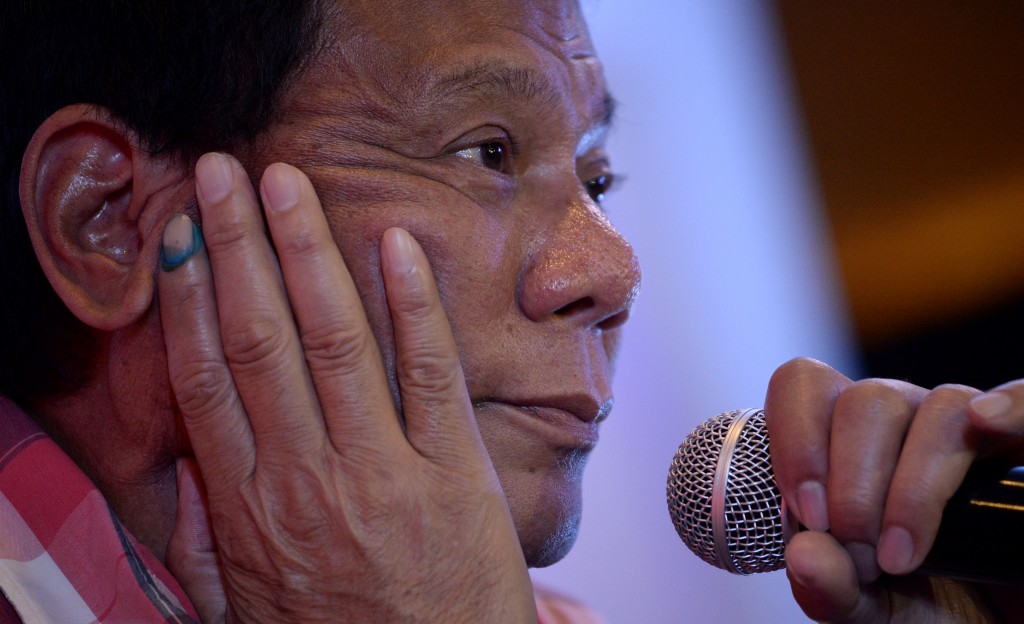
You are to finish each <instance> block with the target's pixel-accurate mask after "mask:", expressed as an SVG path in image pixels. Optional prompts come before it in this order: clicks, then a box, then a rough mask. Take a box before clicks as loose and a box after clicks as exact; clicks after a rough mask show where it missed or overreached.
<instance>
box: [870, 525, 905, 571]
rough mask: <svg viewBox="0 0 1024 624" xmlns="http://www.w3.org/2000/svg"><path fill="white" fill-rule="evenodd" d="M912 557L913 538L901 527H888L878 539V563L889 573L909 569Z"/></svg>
mask: <svg viewBox="0 0 1024 624" xmlns="http://www.w3.org/2000/svg"><path fill="white" fill-rule="evenodd" d="M913 557H914V540H913V539H912V538H911V537H910V532H909V531H907V530H906V529H904V528H903V527H889V528H888V529H886V530H885V532H884V533H882V539H880V540H878V563H879V565H881V566H882V569H883V570H885V571H886V572H888V573H890V574H903V573H906V572H909V571H910V563H911V560H912V559H913Z"/></svg>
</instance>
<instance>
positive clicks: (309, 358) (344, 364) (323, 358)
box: [301, 323, 376, 371]
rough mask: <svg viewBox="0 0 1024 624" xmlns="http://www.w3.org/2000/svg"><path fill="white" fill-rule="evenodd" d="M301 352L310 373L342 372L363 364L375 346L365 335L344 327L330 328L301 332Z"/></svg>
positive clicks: (359, 329)
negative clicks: (323, 371) (320, 371)
mask: <svg viewBox="0 0 1024 624" xmlns="http://www.w3.org/2000/svg"><path fill="white" fill-rule="evenodd" d="M301 341H302V349H303V352H304V353H305V355H306V362H307V364H308V365H309V367H310V369H311V370H314V371H319V370H333V371H345V370H350V369H352V368H355V367H357V366H359V365H361V364H362V363H363V362H365V361H366V359H367V357H369V355H370V354H371V351H372V349H374V348H375V347H376V343H375V342H374V341H373V340H372V339H371V338H370V336H369V334H368V331H364V330H363V329H362V328H360V327H356V326H350V325H345V324H339V323H335V324H331V325H329V326H325V327H323V328H320V329H316V330H312V331H308V332H304V333H303V334H302V336H301Z"/></svg>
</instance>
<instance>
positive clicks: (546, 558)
mask: <svg viewBox="0 0 1024 624" xmlns="http://www.w3.org/2000/svg"><path fill="white" fill-rule="evenodd" d="M580 518H581V515H580V514H579V513H576V514H575V516H574V517H573V518H571V519H569V520H567V521H565V522H562V523H560V524H559V525H558V526H556V527H552V529H551V530H549V531H548V532H547V535H546V536H545V539H535V538H532V536H530V537H531V539H524V536H523V535H522V531H520V538H519V539H520V543H521V544H522V547H523V556H524V557H525V558H526V565H528V566H529V567H531V568H546V567H547V566H549V565H552V564H555V563H558V562H559V561H561V560H562V559H563V558H564V557H565V556H566V555H568V554H569V551H570V550H572V547H573V544H575V543H576V536H577V535H578V534H579V529H580Z"/></svg>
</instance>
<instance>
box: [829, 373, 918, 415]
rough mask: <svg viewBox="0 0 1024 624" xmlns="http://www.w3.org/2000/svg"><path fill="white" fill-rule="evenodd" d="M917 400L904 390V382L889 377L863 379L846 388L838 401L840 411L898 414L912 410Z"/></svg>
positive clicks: (860, 413)
mask: <svg viewBox="0 0 1024 624" xmlns="http://www.w3.org/2000/svg"><path fill="white" fill-rule="evenodd" d="M916 404H917V400H916V398H914V397H913V396H911V395H910V394H909V393H907V392H905V391H904V384H902V383H901V382H895V381H892V380H889V379H862V380H860V381H857V382H855V383H853V384H852V385H850V386H849V387H848V388H846V389H845V390H844V391H843V392H842V393H841V394H840V395H839V398H838V400H837V401H836V407H837V410H838V411H841V412H847V413H851V414H857V415H858V416H868V415H873V416H875V417H887V416H891V417H894V416H897V415H899V414H904V413H907V412H912V411H913V409H914V408H915V407H916Z"/></svg>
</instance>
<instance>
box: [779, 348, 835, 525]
mask: <svg viewBox="0 0 1024 624" xmlns="http://www.w3.org/2000/svg"><path fill="white" fill-rule="evenodd" d="M852 383H853V382H852V381H850V379H849V378H847V377H846V376H844V375H843V374H841V373H840V372H839V371H837V370H835V369H833V368H831V367H830V366H828V365H826V364H823V363H822V362H819V361H817V360H812V359H809V358H797V359H794V360H790V361H789V362H786V363H785V364H783V365H782V366H780V367H779V368H778V369H776V371H775V373H774V374H773V375H772V378H771V381H769V383H768V393H767V395H766V397H765V405H764V415H765V422H766V424H767V426H768V434H769V436H770V438H771V449H770V450H771V458H772V469H773V471H774V472H775V482H776V484H777V485H778V487H779V492H780V493H781V494H782V498H783V499H784V500H785V501H786V504H787V506H788V507H789V508H790V509H791V510H792V512H793V513H794V515H795V516H796V518H797V519H798V520H799V521H800V524H802V525H803V526H805V527H807V528H808V529H813V530H817V531H825V530H827V529H828V528H829V519H828V505H827V498H826V494H825V484H826V483H827V478H828V466H829V444H830V441H831V430H832V411H833V408H834V407H835V404H836V400H837V399H838V398H839V395H840V394H841V393H842V391H843V390H844V389H846V388H847V387H848V386H850V384H852Z"/></svg>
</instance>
